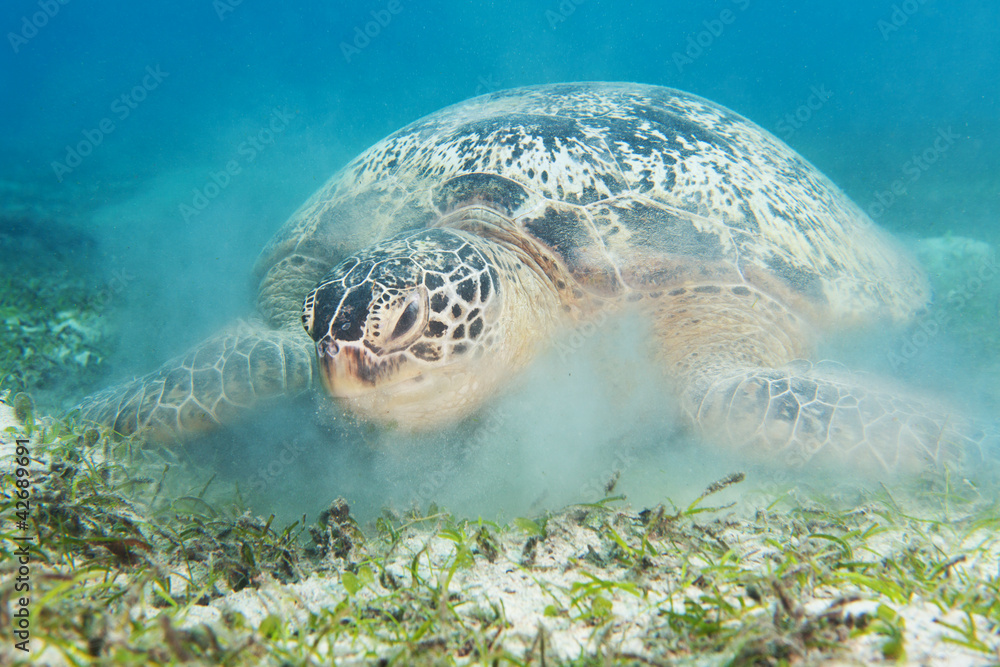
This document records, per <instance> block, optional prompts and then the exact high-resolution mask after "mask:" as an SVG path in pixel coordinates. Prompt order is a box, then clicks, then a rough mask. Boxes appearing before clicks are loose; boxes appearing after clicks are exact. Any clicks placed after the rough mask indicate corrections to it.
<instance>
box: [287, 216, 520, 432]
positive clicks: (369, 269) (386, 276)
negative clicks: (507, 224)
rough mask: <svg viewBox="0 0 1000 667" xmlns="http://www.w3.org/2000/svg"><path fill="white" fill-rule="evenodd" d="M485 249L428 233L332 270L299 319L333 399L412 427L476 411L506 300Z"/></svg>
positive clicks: (440, 232)
mask: <svg viewBox="0 0 1000 667" xmlns="http://www.w3.org/2000/svg"><path fill="white" fill-rule="evenodd" d="M485 244H488V242H485V241H484V240H483V239H481V238H478V237H476V236H474V235H472V234H468V233H466V232H461V231H456V230H449V229H440V228H436V229H425V230H421V231H419V232H407V233H404V234H400V235H397V236H394V237H391V238H389V239H387V240H385V241H382V242H380V243H378V244H377V245H374V246H372V247H370V248H368V249H366V250H364V251H362V252H360V253H358V254H356V255H353V256H351V257H349V258H347V259H345V260H344V261H342V262H341V263H340V264H338V265H337V266H335V267H334V268H333V269H332V270H331V271H330V272H329V273H328V274H327V275H326V276H325V277H324V278H323V279H322V280H321V281H320V283H319V285H318V286H317V287H316V288H315V289H314V290H313V291H312V292H311V293H310V294H309V295H308V296H307V297H306V299H305V302H304V306H303V313H302V322H303V325H304V326H305V329H306V331H307V332H308V333H309V336H310V337H311V338H312V339H313V341H315V343H316V352H317V356H318V359H319V369H320V375H321V377H322V379H323V383H324V384H325V386H326V388H327V389H328V390H329V392H330V394H332V395H333V396H334V397H336V398H339V399H343V400H344V401H345V402H346V403H347V404H348V406H349V407H350V408H351V409H352V410H353V411H355V412H357V413H360V414H361V416H363V417H365V418H373V419H377V420H379V421H386V422H391V423H396V424H398V425H401V426H407V427H414V428H419V427H421V426H425V425H427V426H430V425H433V424H435V423H440V422H443V421H449V420H452V419H455V418H457V417H459V416H461V415H462V414H465V413H467V412H469V411H470V409H472V408H473V407H475V405H474V404H475V403H478V402H479V401H481V398H480V397H479V395H480V394H483V393H484V392H488V391H489V390H490V389H491V387H490V386H489V385H490V384H491V378H492V377H494V376H495V375H496V373H495V372H492V371H493V370H494V368H493V367H494V366H495V365H496V364H497V363H501V364H502V361H498V357H497V355H496V354H495V352H496V350H497V348H498V347H503V341H504V331H503V326H502V319H503V314H504V296H505V295H504V294H503V293H502V292H503V290H502V286H501V285H500V284H499V283H500V276H499V273H498V271H497V269H496V268H495V267H494V266H493V262H492V260H493V258H492V257H491V255H490V252H489V249H488V247H486V245H485ZM504 356H506V355H503V354H501V355H499V357H500V358H502V357H504Z"/></svg>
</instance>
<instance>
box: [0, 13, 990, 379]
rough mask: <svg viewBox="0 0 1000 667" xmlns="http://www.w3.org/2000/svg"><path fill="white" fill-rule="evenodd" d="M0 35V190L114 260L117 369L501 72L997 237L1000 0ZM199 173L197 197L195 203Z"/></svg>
mask: <svg viewBox="0 0 1000 667" xmlns="http://www.w3.org/2000/svg"><path fill="white" fill-rule="evenodd" d="M366 31H367V34H365V33H366ZM0 32H2V36H3V43H2V44H0V91H2V92H0V127H2V128H3V131H2V132H0V180H3V181H5V182H6V183H7V184H13V187H11V186H8V187H6V188H5V189H2V190H0V197H4V198H8V201H7V202H3V204H4V205H9V204H11V202H12V201H13V199H16V198H18V197H24V198H25V199H28V200H30V201H31V202H32V205H33V206H35V207H36V208H37V209H38V210H39V211H41V212H42V214H40V215H39V217H38V220H39V224H44V221H45V220H47V219H51V216H50V215H48V214H46V213H45V211H46V206H54V204H53V202H60V206H59V207H58V211H59V216H61V218H62V219H64V221H65V222H68V223H70V224H73V225H77V226H80V227H83V228H85V229H86V230H87V231H88V233H90V234H91V235H92V236H93V237H94V238H95V239H96V240H97V242H98V243H97V246H95V247H97V248H99V250H92V249H91V246H87V249H86V250H81V251H80V253H89V254H85V255H84V256H81V257H78V259H80V260H81V261H84V262H92V263H93V264H95V265H98V266H99V267H100V269H101V272H102V273H101V275H102V276H103V277H102V278H100V279H98V280H104V281H108V280H110V279H111V278H110V276H115V275H118V276H125V280H124V282H125V283H126V285H125V288H124V289H123V290H122V291H121V292H122V293H121V295H120V297H116V298H117V299H118V301H117V302H116V303H117V304H118V305H120V306H122V307H127V308H128V310H127V311H126V312H127V317H124V318H122V319H123V321H122V322H121V323H120V333H119V336H120V344H119V349H118V351H117V352H116V357H115V359H113V360H111V368H112V369H113V370H114V371H115V372H117V373H118V374H119V375H127V374H131V373H137V372H143V371H145V370H148V369H149V368H150V365H151V364H156V363H157V362H159V361H161V360H163V359H165V358H167V357H168V356H170V355H172V354H177V353H179V352H181V351H183V350H184V349H186V348H187V347H188V346H189V345H191V344H193V343H195V342H197V341H198V340H200V339H201V338H203V337H204V336H206V335H208V334H210V333H211V332H213V331H215V330H216V329H218V328H219V327H220V326H222V325H224V324H225V323H226V322H228V321H230V320H232V319H234V318H236V317H239V316H241V315H245V314H247V313H248V312H249V310H250V308H251V304H252V295H253V293H254V286H253V284H252V283H251V280H250V278H249V276H250V268H251V266H252V264H253V261H254V259H255V257H256V255H257V252H258V251H259V249H260V248H261V246H262V245H263V244H264V243H265V242H266V240H267V239H268V238H269V237H270V235H271V234H272V233H273V232H274V231H275V230H276V229H277V228H278V227H279V226H280V224H281V223H282V222H283V220H284V219H285V218H286V217H287V216H288V215H289V214H290V213H291V212H292V211H293V210H294V209H295V208H296V207H297V206H298V205H299V204H300V203H301V202H302V201H303V200H304V199H305V198H306V197H307V196H308V195H309V194H311V193H312V192H313V191H314V190H315V189H316V188H318V187H319V186H320V185H321V184H322V183H323V182H324V181H325V180H326V179H327V178H328V177H329V176H330V175H331V174H332V173H333V172H334V171H336V169H337V168H338V167H339V166H341V165H342V164H344V163H345V162H346V161H347V160H349V159H350V158H351V157H353V156H354V155H356V154H357V153H358V152H360V151H361V150H363V149H364V148H366V147H367V146H369V145H370V144H372V143H373V142H375V141H377V140H378V139H380V138H381V137H383V136H385V135H386V134H388V133H389V132H391V131H393V130H395V129H398V128H399V127H401V126H403V125H405V124H406V123H408V122H410V121H412V120H414V119H416V118H418V117H420V116H423V115H425V114H427V113H430V112H432V111H435V110H437V109H439V108H441V107H443V106H446V105H448V104H451V103H454V102H457V101H460V100H462V99H465V98H468V97H471V96H474V95H477V94H483V93H489V92H492V91H494V90H497V89H501V88H509V87H515V86H521V85H529V84H538V83H549V82H559V81H578V80H621V81H638V82H643V83H651V84H658V85H665V86H671V87H675V88H680V89H684V90H687V91H691V92H694V93H697V94H699V95H702V96H704V97H707V98H709V99H711V100H714V101H716V102H719V103H721V104H723V105H725V106H727V107H729V108H731V109H733V110H735V111H737V112H739V113H741V114H743V115H744V116H746V117H748V118H750V119H751V120H753V121H755V122H757V123H758V124H760V125H762V126H763V127H765V128H766V129H768V130H770V131H772V132H774V133H775V134H777V135H778V136H779V137H781V138H783V139H785V140H786V141H787V142H788V143H789V144H790V145H791V146H792V147H793V148H795V149H796V150H798V151H799V152H801V153H802V154H803V155H804V156H805V157H806V158H807V159H809V160H811V161H812V162H813V163H814V164H816V165H817V166H818V167H819V169H820V170H821V171H823V172H824V173H826V174H827V175H828V176H830V177H831V178H832V179H833V180H834V182H836V183H837V184H839V185H840V186H841V187H842V188H844V189H845V190H846V191H847V192H848V194H849V195H851V196H852V197H853V198H854V199H855V200H856V201H857V202H858V203H859V204H861V205H862V206H863V207H865V208H866V209H868V210H869V211H870V212H872V213H873V214H877V215H876V217H877V221H878V222H879V223H880V224H882V225H884V226H886V227H888V228H890V229H892V230H894V231H895V232H897V233H900V234H901V235H904V236H914V237H917V236H930V235H939V234H945V233H954V234H966V235H970V236H974V237H976V238H979V239H982V240H987V241H991V242H994V243H996V242H997V241H998V240H1000V239H998V236H1000V234H998V232H997V223H998V222H1000V158H998V156H1000V125H998V118H1000V4H998V3H992V2H983V1H982V0H978V1H977V0H953V1H950V2H941V1H938V0H923V1H921V0H907V1H906V2H891V1H887V2H860V1H857V0H845V1H842V2H836V3H834V2H830V3H811V4H809V5H806V4H805V3H799V2H763V1H762V0H720V1H717V2H709V1H692V2H667V3H664V2H662V1H661V2H653V1H650V2H622V1H614V2H613V1H611V0H584V1H582V2H581V1H579V0H577V1H576V2H574V1H573V0H564V1H563V2H561V3H560V2H558V1H556V0H550V1H546V0H543V1H540V2H528V1H523V0H522V1H518V0H513V1H509V2H496V3H457V2H431V1H429V0H392V1H391V2H386V1H383V0H375V1H372V2H356V3H347V2H330V3H323V2H302V1H291V2H286V3H281V4H280V5H279V3H262V2H258V1H255V0H244V1H243V2H237V0H217V1H216V2H213V1H212V0H197V1H192V0H179V1H175V2H169V3H166V2H162V3H92V2H85V1H84V0H70V1H69V2H66V3H65V4H62V3H60V2H58V0H41V1H40V2H39V1H38V0H7V1H6V2H5V3H4V4H3V7H2V8H0ZM269 127H270V128H271V129H272V133H271V134H266V133H265V134H264V135H261V131H262V130H264V129H266V128H269ZM942 132H944V133H947V136H949V137H954V139H953V140H951V141H949V143H948V144H947V149H946V150H944V151H941V152H940V154H939V155H937V156H936V157H935V161H934V163H933V164H926V165H924V164H923V163H919V164H918V166H917V167H916V171H914V163H913V162H912V160H913V158H914V156H919V155H921V154H922V153H923V152H924V151H926V150H927V149H928V148H929V147H931V146H933V144H934V141H935V140H936V138H937V137H938V136H941V134H940V133H942ZM254 136H257V137H261V136H263V137H264V140H259V143H258V144H255V143H254V142H253V141H252V139H251V138H252V137H254ZM79 153H86V155H79V157H78V158H77V157H74V156H73V155H74V154H79ZM230 164H235V165H236V167H235V168H234V169H231V171H232V172H233V173H231V174H229V175H228V176H220V174H222V173H223V172H225V171H226V170H227V166H228V165H230ZM213 177H214V178H215V179H216V182H217V183H218V182H220V179H221V181H222V182H224V183H225V185H224V186H223V187H221V188H220V189H218V191H217V194H216V195H215V196H213V197H211V201H210V205H208V206H207V207H206V208H205V209H204V210H203V211H198V212H196V213H191V210H190V209H185V206H186V205H192V204H194V203H195V200H196V197H197V196H198V194H197V193H198V192H202V193H204V192H205V188H206V186H208V184H209V183H210V182H211V181H212V179H213ZM900 178H905V179H910V180H909V185H908V187H907V191H906V193H905V194H903V195H898V196H894V197H893V201H892V202H891V204H888V205H886V200H885V199H884V198H885V196H886V195H885V193H886V192H888V190H889V188H890V187H891V184H892V183H893V181H895V180H898V179H900ZM880 196H881V198H880ZM879 204H881V205H883V206H882V208H879ZM185 211H187V212H185Z"/></svg>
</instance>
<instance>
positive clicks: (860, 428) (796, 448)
mask: <svg viewBox="0 0 1000 667" xmlns="http://www.w3.org/2000/svg"><path fill="white" fill-rule="evenodd" d="M880 384H881V383H879V382H878V381H876V380H874V379H873V378H871V377H870V376H861V377H859V376H857V375H852V374H848V373H837V372H834V373H830V372H824V371H823V370H822V369H821V368H820V367H818V366H813V365H812V364H810V363H809V362H805V361H798V362H795V363H792V364H789V365H786V366H784V367H781V368H744V369H738V368H732V369H731V370H729V371H727V372H722V373H719V374H718V375H717V376H716V377H714V378H713V379H712V380H711V381H706V382H703V383H702V384H701V386H698V387H689V388H688V391H687V392H686V396H685V399H686V400H685V404H686V407H687V409H688V411H689V412H690V415H691V418H692V419H693V421H695V422H696V423H697V424H698V425H699V426H701V427H702V429H704V430H705V432H706V433H707V434H708V435H709V437H711V438H712V439H713V440H719V441H722V442H725V443H727V444H731V445H734V446H738V447H743V448H747V449H748V450H750V451H752V453H753V454H754V455H755V456H756V457H765V458H767V459H768V460H773V461H776V462H778V463H779V464H783V465H787V466H791V467H802V466H805V465H809V466H811V467H816V468H828V469H829V468H831V467H837V468H839V469H849V470H851V471H853V472H856V473H859V474H861V475H862V476H863V477H867V478H882V477H884V475H885V474H887V473H888V474H890V475H891V474H912V473H918V472H920V471H922V470H924V469H927V468H933V467H939V466H944V465H960V466H961V467H969V466H971V465H977V464H978V463H977V462H979V461H982V460H983V459H984V457H985V452H984V442H985V440H986V439H987V433H986V432H985V431H984V430H982V429H980V428H978V426H977V425H976V424H975V423H974V422H973V421H972V420H970V419H968V418H966V417H965V416H964V415H961V414H959V413H957V412H954V411H951V410H948V409H946V408H944V407H943V406H941V405H935V404H933V403H932V402H930V401H924V400H921V399H919V398H916V397H913V396H907V395H904V394H903V393H901V392H899V391H894V390H893V389H891V388H889V387H888V386H880Z"/></svg>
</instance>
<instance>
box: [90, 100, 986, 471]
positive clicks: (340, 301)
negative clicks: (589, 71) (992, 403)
mask: <svg viewBox="0 0 1000 667" xmlns="http://www.w3.org/2000/svg"><path fill="white" fill-rule="evenodd" d="M255 271H256V273H257V276H258V278H259V285H260V287H259V295H258V300H257V313H256V316H255V317H254V318H253V319H252V320H250V321H247V322H242V323H240V324H238V325H237V326H235V327H234V328H232V329H231V330H229V331H226V332H224V333H222V334H220V335H218V336H216V337H214V338H212V339H210V340H208V341H206V342H205V343H203V344H201V345H199V346H197V347H196V348H194V349H193V350H191V351H190V352H189V353H187V354H186V355H185V356H183V357H181V358H179V359H176V360H174V361H171V362H169V363H167V364H165V365H163V366H162V367H161V368H160V369H159V370H156V371H154V372H153V373H150V374H149V375H146V376H144V377H140V378H138V379H135V380H132V381H131V382H126V383H124V384H122V385H119V386H117V387H114V388H111V389H109V390H106V391H104V392H101V393H99V394H96V395H94V396H92V397H90V398H88V399H86V400H85V401H84V402H83V403H82V404H81V406H80V407H81V410H82V415H83V416H84V417H85V418H88V419H92V420H95V421H97V422H101V423H103V424H107V425H109V426H113V427H114V429H115V430H117V431H119V432H122V433H129V432H134V431H138V430H144V429H149V430H150V431H152V432H153V433H154V434H155V435H158V436H159V437H174V436H181V437H183V436H186V435H188V434H191V433H194V432H199V431H203V430H205V429H208V428H211V427H214V426H215V425H217V424H220V423H225V422H228V421H230V420H232V419H233V418H234V417H236V416H237V415H238V414H239V413H240V412H241V411H245V410H248V409H250V408H251V407H254V406H257V405H258V404H259V403H262V402H265V401H269V400H271V399H274V398H276V397H279V396H285V395H291V394H296V393H299V392H303V391H306V390H309V389H310V388H312V387H313V386H314V385H316V384H319V382H318V380H322V384H323V385H325V387H326V389H327V390H329V393H330V394H332V395H333V396H334V397H335V398H337V399H339V400H340V402H341V403H343V404H344V405H345V406H347V407H348V408H349V409H350V410H351V411H352V412H353V413H355V414H356V415H358V416H359V417H361V418H363V419H365V420H374V421H377V422H383V423H389V424H393V425H395V426H397V427H399V428H408V429H424V428H434V427H437V426H439V425H443V424H446V423H449V422H454V421H456V420H459V419H461V418H462V417H464V416H466V415H469V414H470V413H472V412H473V411H475V410H476V409H477V408H479V407H480V406H482V405H483V404H484V403H486V402H488V401H489V400H491V398H493V397H494V396H495V395H496V393H497V391H498V390H499V389H500V388H501V387H502V386H503V385H504V383H505V382H506V381H507V380H508V379H510V378H511V376H512V375H514V374H515V373H517V372H518V371H519V370H521V369H522V368H523V367H524V366H525V365H526V364H528V363H529V362H531V360H532V359H533V358H534V357H535V356H536V354H537V353H538V351H539V349H541V348H543V347H544V346H545V345H546V344H547V343H551V342H552V340H553V338H554V337H558V336H560V335H564V334H565V332H566V331H567V327H568V326H571V325H573V324H574V323H577V322H580V321H585V320H586V319H587V318H594V317H595V316H597V315H599V314H600V313H601V312H602V311H603V312H606V311H608V310H611V309H618V308H621V307H623V306H624V305H626V304H632V305H633V307H635V308H637V309H639V310H640V311H641V312H642V313H644V314H646V315H648V317H649V318H651V322H652V325H653V329H654V331H655V333H656V337H655V338H656V348H657V351H656V353H657V355H658V359H659V360H660V362H661V363H662V367H663V370H664V371H665V372H666V373H668V374H670V376H672V378H673V379H674V380H675V381H676V387H677V394H678V395H677V397H676V399H675V400H679V401H680V406H681V407H682V410H683V413H684V414H686V416H687V417H688V418H689V419H690V421H691V423H692V424H693V425H696V426H697V427H699V428H700V429H702V430H703V431H704V432H706V433H707V434H708V437H710V438H712V439H715V440H717V441H719V442H723V443H727V444H730V445H733V446H737V447H743V448H750V449H751V451H753V452H754V453H755V454H757V455H759V456H762V457H765V458H768V459H772V460H776V461H780V462H784V463H788V464H791V465H796V464H799V465H801V464H803V463H805V462H807V461H812V462H813V463H816V462H818V461H821V460H822V461H829V462H838V461H844V462H848V463H850V464H851V465H852V466H853V467H854V468H855V469H856V470H861V471H872V470H879V471H898V470H909V469H913V468H919V467H922V466H923V465H925V464H927V463H929V462H930V463H933V462H941V461H943V460H945V459H949V458H952V457H955V456H957V455H958V453H959V452H960V451H961V450H962V449H968V448H969V447H970V446H971V448H972V449H975V448H976V447H977V446H978V444H979V440H980V434H979V432H978V431H975V430H974V429H972V428H971V427H966V426H963V425H962V424H963V422H961V421H960V420H958V419H955V418H953V417H949V413H948V411H947V410H945V409H943V408H940V407H935V406H934V405H933V404H928V403H926V402H924V401H922V400H918V399H916V398H913V397H908V396H906V395H904V394H902V393H899V392H896V391H894V390H889V389H885V388H883V385H881V384H880V383H877V382H876V381H875V380H873V379H871V378H868V377H865V378H864V379H858V377H860V376H855V375H852V374H850V373H846V372H843V371H836V370H832V371H831V370H830V369H828V368H826V367H825V366H824V365H817V366H813V365H812V364H810V363H808V362H803V361H799V360H801V359H803V358H805V357H806V356H807V355H808V352H809V350H810V348H811V347H812V346H813V344H814V342H815V340H816V336H817V334H818V333H819V332H827V331H830V330H831V329H834V328H837V327H844V326H849V325H855V324H858V323H863V322H873V321H876V320H882V321H894V322H897V323H898V322H904V321H906V320H908V319H909V318H911V317H913V315H914V314H915V313H917V312H918V311H919V310H920V309H921V308H923V307H925V306H926V304H927V303H928V300H929V298H930V290H929V287H928V283H927V280H926V278H925V276H924V275H923V273H922V272H921V270H920V268H919V267H918V266H917V265H916V264H915V262H914V261H913V260H912V259H911V258H910V257H909V256H908V255H907V254H906V253H905V252H904V251H903V250H902V249H901V247H900V246H899V245H898V244H897V243H896V242H895V241H894V240H893V239H892V238H891V237H890V236H889V235H887V234H886V233H884V232H883V231H882V230H880V229H879V228H878V227H876V226H875V225H874V224H873V223H872V221H871V220H870V219H869V218H868V216H866V215H865V213H864V212H862V211H861V209H859V208H858V207H857V206H856V205H855V204H853V203H852V202H851V201H850V200H849V199H848V198H847V197H846V196H845V195H844V194H843V193H842V192H841V191H840V190H839V189H838V188H837V187H836V186H834V185H833V184H832V183H831V182H830V181H829V180H828V179H827V178H826V177H824V176H823V175H822V174H821V173H820V172H819V171H817V170H816V169H815V168H814V167H813V166H811V165H810V164H809V163H808V162H807V161H806V160H804V159H803V158H802V157H801V156H799V155H798V154H796V153H795V152H794V151H793V150H791V149H790V148H789V147H788V146H787V145H785V144H784V143H782V142H781V141H780V140H778V139H777V138H775V137H774V136H772V135H771V134H770V133H768V132H766V131H765V130H763V129H761V128H760V127H758V126H757V125H755V124H753V123H751V122H750V121H748V120H746V119H745V118H743V117H741V116H739V115H737V114H735V113H734V112H732V111H729V110H728V109H726V108H724V107H722V106H719V105H718V104H714V103H712V102H709V101H708V100H705V99H702V98H700V97H697V96H695V95H692V94H688V93H684V92H681V91H677V90H672V89H669V88H662V87H657V86H650V85H638V84H632V83H570V84H559V85H544V86H531V87H525V88H518V89H513V90H507V91H502V92H497V93H493V94H490V95H486V96H483V97H477V98H475V99H472V100H469V101H466V102H462V103H459V104H456V105H454V106H451V107H448V108H446V109H444V110H442V111H439V112H437V113H434V114H431V115H430V116H427V117H425V118H423V119H421V120H418V121H416V122H414V123H412V124H410V125H408V126H407V127H405V128H403V129H401V130H399V131H398V132H396V133H394V134H392V135H390V136H389V137H387V138H385V139H383V140H382V141H379V142H378V143H377V144H375V145H374V146H372V147H371V148H369V149H368V150H366V151H365V152H364V153H362V154H361V155H360V156H358V157H357V158H356V159H354V160H353V161H351V162H350V163H349V164H348V165H347V166H345V167H344V168H343V169H342V170H341V171H340V172H339V173H337V174H336V175H335V176H333V178H332V179H331V180H330V181H329V182H327V183H326V184H325V185H324V186H323V187H322V188H321V189H320V190H319V191H318V192H316V193H315V194H314V195H313V196H312V198H311V199H309V200H308V201H307V202H306V203H305V204H304V205H303V206H302V207H301V208H300V209H298V211H296V212H295V213H294V214H293V215H292V216H291V218H290V219H289V220H288V221H287V222H286V223H285V225H284V226H283V227H282V228H281V230H280V231H279V232H278V233H277V235H276V236H275V237H274V238H273V239H272V240H271V241H270V242H269V243H268V245H267V246H266V247H265V248H264V250H263V252H262V254H261V256H260V259H259V260H258V262H257V264H256V267H255ZM303 325H304V330H303ZM669 400H671V399H670V398H669V397H665V398H664V401H665V402H666V401H669Z"/></svg>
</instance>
